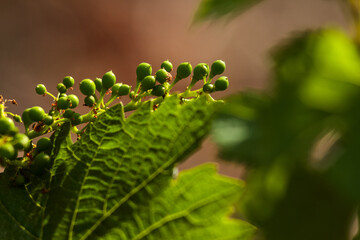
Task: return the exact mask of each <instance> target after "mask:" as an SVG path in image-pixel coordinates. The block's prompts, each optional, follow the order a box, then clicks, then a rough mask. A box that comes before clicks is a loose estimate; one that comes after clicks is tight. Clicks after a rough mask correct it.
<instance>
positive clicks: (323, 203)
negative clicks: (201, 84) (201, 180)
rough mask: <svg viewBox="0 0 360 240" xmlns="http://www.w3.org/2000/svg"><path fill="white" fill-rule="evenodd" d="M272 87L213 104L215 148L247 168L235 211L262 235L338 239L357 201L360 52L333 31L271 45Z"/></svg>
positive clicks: (277, 239)
mask: <svg viewBox="0 0 360 240" xmlns="http://www.w3.org/2000/svg"><path fill="white" fill-rule="evenodd" d="M271 56H272V59H273V71H272V73H273V74H272V79H273V81H272V85H271V86H272V87H271V89H268V90H267V91H264V92H260V91H258V92H256V91H245V92H242V93H240V94H238V95H236V96H233V97H231V98H230V99H228V103H227V104H226V105H225V106H223V107H221V108H219V110H218V117H217V119H216V120H215V121H214V124H213V136H214V139H215V141H216V142H217V143H218V144H219V146H220V147H221V153H220V155H221V156H222V157H223V158H226V159H229V160H235V161H238V162H241V163H245V164H246V165H247V166H248V167H249V172H248V176H247V182H248V185H247V192H246V194H245V197H244V199H243V201H242V202H241V203H239V207H240V212H241V213H243V214H245V216H246V217H247V218H248V219H249V220H250V222H252V223H254V224H255V225H257V226H258V227H260V229H261V230H262V235H263V236H262V237H263V238H265V239H268V240H282V239H284V240H285V239H292V240H297V239H299V240H300V239H301V240H304V239H306V240H312V239H314V240H319V239H327V240H345V239H350V228H351V225H352V223H353V220H354V216H355V214H356V209H357V207H358V204H359V203H360V188H359V187H358V183H360V174H359V173H360V141H359V140H360V138H359V136H360V125H359V123H360V111H359V106H360V58H359V54H358V49H357V46H356V44H355V43H353V41H352V40H351V39H350V38H349V37H348V36H346V35H345V34H344V33H342V32H341V31H339V30H335V29H327V30H317V31H308V32H303V33H298V34H296V35H295V36H293V37H292V38H290V39H288V40H286V41H285V42H283V43H280V44H279V45H278V46H277V47H275V48H274V49H273V52H272V54H271Z"/></svg>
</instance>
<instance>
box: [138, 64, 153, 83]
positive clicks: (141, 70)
mask: <svg viewBox="0 0 360 240" xmlns="http://www.w3.org/2000/svg"><path fill="white" fill-rule="evenodd" d="M151 73H152V68H151V65H150V64H148V63H140V64H139V65H138V66H137V68H136V79H137V81H138V82H141V81H142V80H143V79H144V78H145V77H146V76H149V75H151Z"/></svg>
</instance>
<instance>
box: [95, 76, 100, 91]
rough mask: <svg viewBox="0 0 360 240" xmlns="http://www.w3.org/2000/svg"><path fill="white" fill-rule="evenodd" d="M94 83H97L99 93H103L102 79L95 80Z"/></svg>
mask: <svg viewBox="0 0 360 240" xmlns="http://www.w3.org/2000/svg"><path fill="white" fill-rule="evenodd" d="M94 83H95V87H96V90H97V91H98V92H101V89H102V80H101V78H95V80H94Z"/></svg>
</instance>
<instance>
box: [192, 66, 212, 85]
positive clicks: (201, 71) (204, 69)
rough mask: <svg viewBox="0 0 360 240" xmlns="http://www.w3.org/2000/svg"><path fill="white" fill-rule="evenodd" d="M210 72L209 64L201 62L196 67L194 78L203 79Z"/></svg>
mask: <svg viewBox="0 0 360 240" xmlns="http://www.w3.org/2000/svg"><path fill="white" fill-rule="evenodd" d="M208 74H209V65H207V64H206V63H199V64H198V65H196V66H195V68H194V74H193V80H196V81H198V80H202V79H204V78H205V77H207V76H208Z"/></svg>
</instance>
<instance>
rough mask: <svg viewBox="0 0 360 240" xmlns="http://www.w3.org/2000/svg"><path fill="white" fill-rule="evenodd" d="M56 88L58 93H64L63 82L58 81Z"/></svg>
mask: <svg viewBox="0 0 360 240" xmlns="http://www.w3.org/2000/svg"><path fill="white" fill-rule="evenodd" d="M56 88H57V90H58V91H59V93H66V90H67V89H66V86H65V85H64V84H63V83H59V84H58V85H57V86H56Z"/></svg>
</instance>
